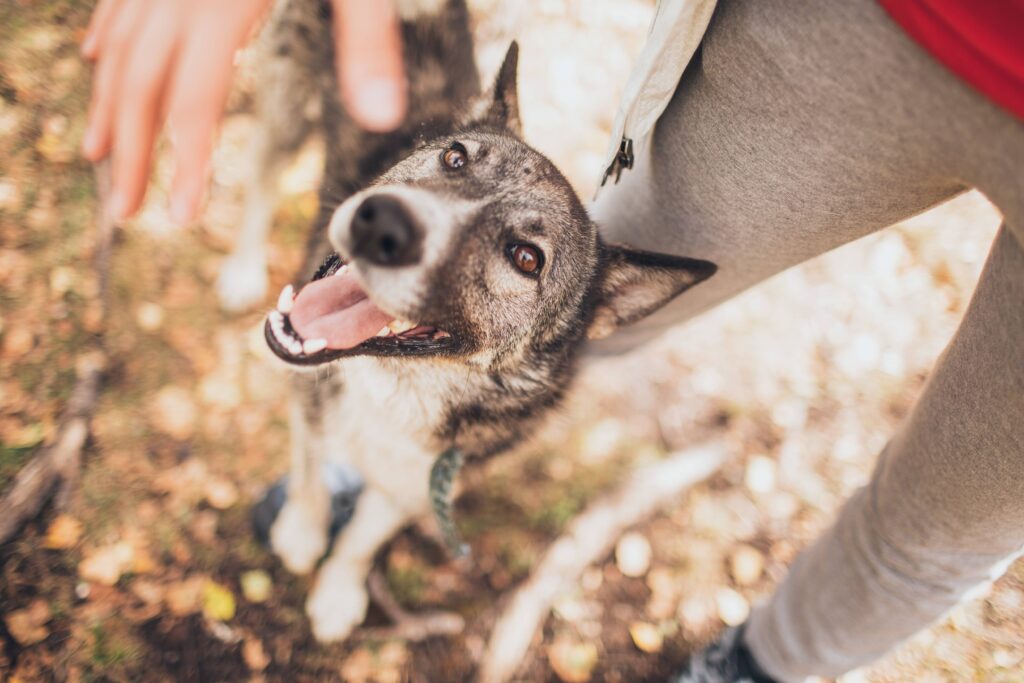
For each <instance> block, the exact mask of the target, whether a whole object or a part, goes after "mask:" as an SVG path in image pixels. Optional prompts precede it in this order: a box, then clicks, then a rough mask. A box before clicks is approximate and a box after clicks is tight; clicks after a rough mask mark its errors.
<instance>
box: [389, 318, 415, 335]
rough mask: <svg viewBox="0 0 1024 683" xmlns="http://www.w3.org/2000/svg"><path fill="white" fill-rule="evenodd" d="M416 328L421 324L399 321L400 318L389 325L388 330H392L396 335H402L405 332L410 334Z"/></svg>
mask: <svg viewBox="0 0 1024 683" xmlns="http://www.w3.org/2000/svg"><path fill="white" fill-rule="evenodd" d="M414 327H419V323H411V322H409V321H408V320H399V319H398V318H395V319H394V320H392V321H391V322H389V323H388V329H390V330H391V331H392V332H394V333H395V334H402V333H403V332H408V331H409V330H411V329H413V328H414Z"/></svg>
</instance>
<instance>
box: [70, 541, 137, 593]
mask: <svg viewBox="0 0 1024 683" xmlns="http://www.w3.org/2000/svg"><path fill="white" fill-rule="evenodd" d="M134 562H135V549H134V548H132V546H131V544H129V543H127V542H125V541H120V542H118V543H114V544H113V545H108V546H105V547H103V548H99V549H98V550H95V551H94V552H92V553H90V554H87V555H86V557H85V559H83V560H82V561H81V562H80V563H79V564H78V575H79V576H81V577H82V578H83V579H85V580H86V581H92V582H93V583H98V584H101V585H103V586H113V585H114V584H115V583H117V582H118V580H119V579H120V578H121V576H122V575H123V574H124V573H125V572H127V571H129V570H130V569H131V568H132V566H133V564H134Z"/></svg>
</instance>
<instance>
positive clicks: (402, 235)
mask: <svg viewBox="0 0 1024 683" xmlns="http://www.w3.org/2000/svg"><path fill="white" fill-rule="evenodd" d="M422 242H423V235H422V231H421V230H420V228H419V226H418V225H417V223H416V220H415V219H414V218H413V216H412V215H411V214H410V213H409V211H408V209H407V208H406V207H405V206H404V205H403V204H402V202H401V200H399V199H398V198H397V197H392V196H389V195H372V196H370V197H367V198H366V199H365V200H363V203H362V204H360V205H359V208H357V209H356V212H355V215H354V216H353V217H352V255H353V256H356V257H361V258H365V259H366V260H368V261H370V262H371V263H374V264H377V265H380V266H407V265H411V264H413V263H416V262H417V261H419V259H420V250H421V249H420V247H421V244H422Z"/></svg>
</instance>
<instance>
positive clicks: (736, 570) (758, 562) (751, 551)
mask: <svg viewBox="0 0 1024 683" xmlns="http://www.w3.org/2000/svg"><path fill="white" fill-rule="evenodd" d="M763 571H764V557H763V556H762V555H761V553H760V552H759V551H758V550H757V548H753V547H751V546H749V545H741V546H739V547H738V548H736V549H735V550H734V551H733V553H732V556H731V557H730V558H729V572H730V573H731V574H732V578H733V579H735V580H736V583H737V584H739V585H741V586H749V585H751V584H752V583H754V582H756V581H757V580H758V579H759V578H761V572H763Z"/></svg>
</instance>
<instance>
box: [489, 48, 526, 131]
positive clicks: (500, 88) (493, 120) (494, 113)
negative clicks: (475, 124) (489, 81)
mask: <svg viewBox="0 0 1024 683" xmlns="http://www.w3.org/2000/svg"><path fill="white" fill-rule="evenodd" d="M518 64H519V43H517V42H516V41H514V40H513V41H512V44H511V45H509V46H508V52H506V53H505V61H503V62H502V63H501V68H500V69H498V77H497V79H495V81H494V88H493V89H492V90H491V92H490V97H489V98H488V100H487V102H486V104H485V107H486V108H485V109H484V113H483V116H481V117H480V120H481V122H482V123H487V124H489V125H492V126H495V127H498V128H508V129H509V130H511V131H512V132H513V133H515V134H516V135H522V132H523V127H522V124H521V123H520V121H519V94H518V93H517V92H516V80H517V79H516V69H517V66H518Z"/></svg>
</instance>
